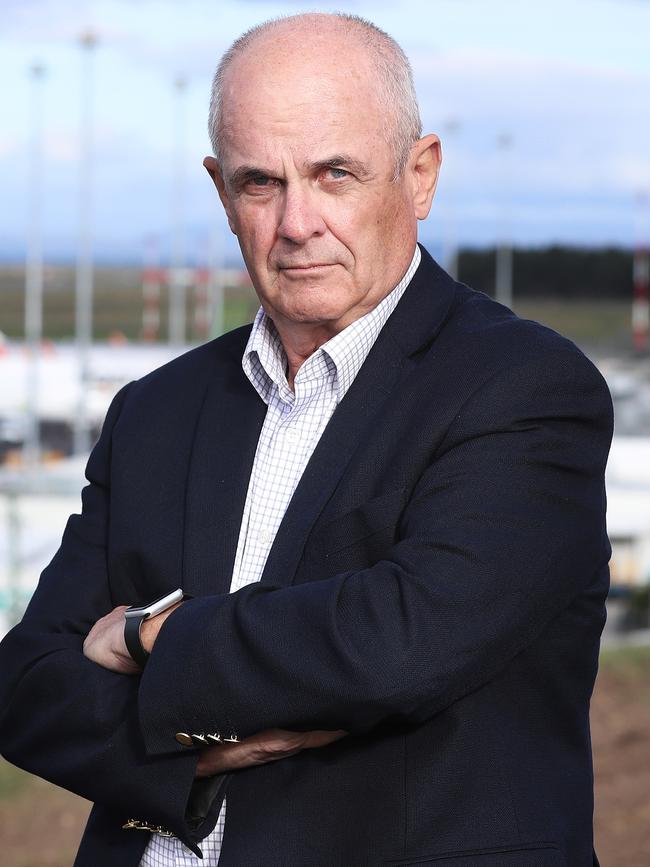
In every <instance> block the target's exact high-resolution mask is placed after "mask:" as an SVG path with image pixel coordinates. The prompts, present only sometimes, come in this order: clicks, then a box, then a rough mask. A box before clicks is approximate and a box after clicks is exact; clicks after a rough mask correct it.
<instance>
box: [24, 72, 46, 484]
mask: <svg viewBox="0 0 650 867" xmlns="http://www.w3.org/2000/svg"><path fill="white" fill-rule="evenodd" d="M29 73H30V76H31V79H32V142H31V167H30V214H29V231H28V237H27V261H26V263H25V344H26V347H27V351H28V352H29V362H28V369H27V395H26V397H27V435H26V437H25V447H24V458H25V463H26V465H27V466H28V467H30V468H33V467H35V466H36V464H37V463H38V460H39V457H40V431H39V413H38V390H39V373H40V370H39V367H40V350H41V338H42V336H43V226H42V212H43V208H42V200H43V81H44V78H45V67H44V66H43V65H42V64H41V63H34V64H33V65H32V66H31V68H30V70H29Z"/></svg>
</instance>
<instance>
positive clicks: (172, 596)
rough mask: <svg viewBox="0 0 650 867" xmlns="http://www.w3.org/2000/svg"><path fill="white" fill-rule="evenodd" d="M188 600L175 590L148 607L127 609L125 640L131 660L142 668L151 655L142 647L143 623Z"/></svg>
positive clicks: (184, 595)
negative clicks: (141, 633) (141, 629)
mask: <svg viewBox="0 0 650 867" xmlns="http://www.w3.org/2000/svg"><path fill="white" fill-rule="evenodd" d="M188 598H189V597H188V596H187V595H186V594H185V593H183V591H182V590H174V591H173V592H172V593H168V594H167V595H166V596H161V597H160V599H156V600H155V601H154V602H150V603H149V604H148V605H132V606H131V607H130V608H127V609H126V611H125V612H124V618H125V620H124V640H125V642H126V649H127V650H128V651H129V653H130V654H131V658H132V659H133V660H134V661H135V662H137V663H138V665H139V666H140V667H141V668H144V667H145V664H146V662H147V660H148V659H149V654H148V653H147V651H146V650H145V649H144V647H143V646H142V641H141V639H140V627H141V626H142V621H143V620H146V619H147V618H148V617H155V616H156V614H162V612H163V611H166V610H167V609H168V608H171V607H172V605H176V603H177V602H181V601H182V600H183V599H188Z"/></svg>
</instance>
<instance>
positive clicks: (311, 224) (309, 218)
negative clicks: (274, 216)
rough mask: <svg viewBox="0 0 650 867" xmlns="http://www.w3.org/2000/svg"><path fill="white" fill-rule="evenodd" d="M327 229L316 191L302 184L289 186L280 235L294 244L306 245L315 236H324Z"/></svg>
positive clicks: (281, 216)
mask: <svg viewBox="0 0 650 867" xmlns="http://www.w3.org/2000/svg"><path fill="white" fill-rule="evenodd" d="M325 229H326V226H325V221H324V219H323V216H322V214H321V212H320V208H319V203H318V194H317V193H316V191H315V190H310V189H309V187H307V186H306V185H303V184H300V183H297V184H287V186H286V187H285V190H284V196H283V201H282V212H281V214H280V224H279V225H278V235H279V236H280V237H281V238H285V239H286V240H288V241H292V242H293V243H294V244H304V243H305V241H308V240H309V239H310V238H313V237H314V236H315V235H322V234H323V233H324V232H325Z"/></svg>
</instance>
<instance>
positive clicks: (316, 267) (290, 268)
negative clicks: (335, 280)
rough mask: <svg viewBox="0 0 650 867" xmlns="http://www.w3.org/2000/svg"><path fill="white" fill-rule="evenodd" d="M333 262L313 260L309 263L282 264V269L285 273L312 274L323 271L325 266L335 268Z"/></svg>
mask: <svg viewBox="0 0 650 867" xmlns="http://www.w3.org/2000/svg"><path fill="white" fill-rule="evenodd" d="M334 264H335V263H333V262H311V263H310V264H308V265H289V264H287V265H280V271H283V272H284V273H285V274H286V273H288V274H297V275H299V274H310V273H313V272H315V271H321V270H323V269H325V268H333V267H334Z"/></svg>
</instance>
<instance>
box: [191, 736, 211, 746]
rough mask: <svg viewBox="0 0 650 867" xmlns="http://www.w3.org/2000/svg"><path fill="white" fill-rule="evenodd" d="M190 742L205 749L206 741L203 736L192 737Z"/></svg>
mask: <svg viewBox="0 0 650 867" xmlns="http://www.w3.org/2000/svg"><path fill="white" fill-rule="evenodd" d="M192 740H193V741H194V743H195V744H196V746H197V747H207V745H208V741H207V738H206V736H205V735H196V734H194V735H192Z"/></svg>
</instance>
